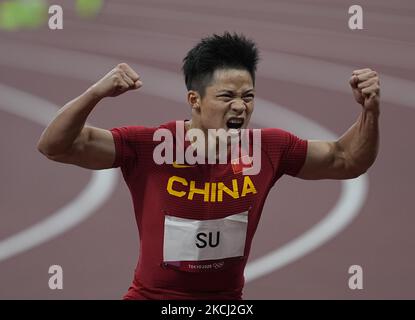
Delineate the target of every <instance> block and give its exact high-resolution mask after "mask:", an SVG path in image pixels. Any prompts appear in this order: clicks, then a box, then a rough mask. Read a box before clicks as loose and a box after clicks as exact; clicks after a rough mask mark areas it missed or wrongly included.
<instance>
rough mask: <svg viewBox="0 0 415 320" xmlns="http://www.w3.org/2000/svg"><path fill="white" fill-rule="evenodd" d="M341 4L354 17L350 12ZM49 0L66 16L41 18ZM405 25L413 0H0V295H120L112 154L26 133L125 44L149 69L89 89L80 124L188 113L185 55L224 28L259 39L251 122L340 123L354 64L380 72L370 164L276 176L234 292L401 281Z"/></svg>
mask: <svg viewBox="0 0 415 320" xmlns="http://www.w3.org/2000/svg"><path fill="white" fill-rule="evenodd" d="M354 4H358V5H360V6H361V7H362V9H363V15H362V18H363V29H361V30H359V29H357V30H352V29H350V28H349V19H350V18H351V17H352V16H353V14H352V13H349V8H350V6H352V5H354ZM53 5H59V6H60V8H61V9H62V12H61V13H62V14H61V16H62V21H63V24H62V26H61V27H62V29H59V28H58V29H55V30H53V26H55V27H56V26H58V27H59V20H56V19H58V18H57V16H56V15H59V8H58V9H56V7H55V8H53V7H51V6H53ZM49 10H51V12H49ZM50 27H52V29H51V28H50ZM414 28H415V2H413V1H412V0H400V1H387V0H367V1H363V0H362V1H359V3H355V2H351V1H346V0H330V1H329V0H313V1H306V0H290V1H271V0H258V1H248V0H239V1H236V0H220V1H219V0H210V1H195V0H193V1H190V0H143V1H142V0H140V1H137V0H118V1H115V0H113V1H108V0H107V1H104V0H102V1H96V0H90V1H46V0H45V1H31V0H26V1H22V0H21V1H0V130H1V133H2V134H1V135H0V147H1V149H0V150H1V157H0V164H1V166H0V178H1V184H0V299H120V298H121V297H122V295H123V294H124V293H125V292H126V290H127V289H128V287H129V285H130V283H131V281H132V278H133V271H134V268H135V265H136V262H137V259H138V256H139V252H138V233H137V228H136V225H135V218H134V212H133V208H132V203H131V198H130V195H129V191H128V189H127V187H126V185H125V184H124V181H123V180H122V176H121V174H120V172H119V171H118V170H105V171H89V170H86V169H82V168H78V167H75V166H70V165H63V164H59V163H54V162H51V161H48V160H46V158H44V157H43V156H42V155H41V154H40V153H39V152H38V151H37V150H36V143H37V140H38V138H39V137H40V134H41V133H42V131H43V129H44V128H45V126H46V125H47V124H48V122H49V121H50V120H51V119H52V117H53V116H54V114H55V112H56V110H57V109H58V108H60V107H61V106H63V105H64V104H65V103H66V102H68V101H69V100H71V99H73V98H74V97H76V96H78V95H79V94H81V93H82V92H83V91H84V90H86V89H87V88H88V87H89V86H90V85H92V84H93V83H94V82H95V81H97V80H98V79H99V78H100V77H102V76H103V75H105V74H106V73H107V72H108V71H109V70H110V69H112V68H113V67H114V66H115V65H116V64H117V63H120V62H126V63H128V64H129V65H130V66H132V67H133V68H134V69H135V70H136V71H137V72H138V73H139V74H140V75H141V78H142V80H143V83H144V85H143V87H142V88H141V89H140V90H139V91H134V92H129V93H127V94H125V95H123V96H120V97H117V98H108V99H105V100H104V101H102V102H101V103H100V104H99V105H98V106H97V107H96V109H95V110H94V111H93V113H92V114H91V116H90V118H89V123H90V124H92V125H95V126H99V127H102V128H107V129H109V128H113V127H117V126H123V125H146V126H153V125H158V124H160V123H164V122H166V121H169V120H175V119H185V118H188V117H189V115H190V110H189V107H188V105H187V103H186V90H185V85H184V81H183V77H182V75H181V71H180V68H181V63H182V59H183V57H184V56H185V54H186V53H187V51H188V50H189V49H190V48H191V47H192V46H193V45H194V44H195V43H196V42H197V41H198V40H199V39H200V38H201V37H203V36H207V35H210V34H212V33H223V32H224V31H230V32H238V33H244V34H245V35H246V36H248V37H249V38H252V39H253V40H254V41H256V43H257V44H258V47H259V49H260V51H261V61H260V64H259V70H258V73H257V82H256V91H257V96H256V97H257V98H256V104H255V111H254V115H253V118H252V122H251V127H258V128H260V127H280V128H283V129H285V130H289V131H291V132H293V133H295V134H297V135H299V136H301V137H302V138H306V139H332V138H333V139H334V138H337V137H339V136H340V135H341V134H343V133H344V132H345V131H346V130H347V129H348V128H349V127H350V126H351V125H352V124H353V123H354V121H355V120H356V119H357V117H358V115H359V112H360V106H359V105H357V104H356V103H355V102H354V99H353V96H352V94H351V90H350V88H349V84H348V80H349V77H350V76H351V72H352V71H353V70H354V69H360V68H364V67H370V68H372V69H374V70H376V71H378V72H379V73H380V75H381V90H382V103H381V148H380V153H379V156H378V159H377V161H376V163H375V165H374V166H373V167H372V168H371V169H370V170H369V172H368V173H367V174H365V175H364V176H361V177H359V178H358V179H355V180H348V181H343V182H342V181H302V180H299V179H295V178H291V177H283V178H282V179H281V180H280V181H279V182H278V183H277V184H276V185H275V186H274V188H273V190H272V191H271V192H270V194H269V197H268V200H267V203H266V206H265V208H264V211H263V215H262V220H261V222H260V225H259V228H258V230H257V233H256V236H255V238H254V243H253V247H252V252H251V257H250V263H249V265H248V267H247V269H246V281H247V283H246V287H245V294H244V298H246V299H368V298H369V299H398V298H399V299H414V298H415V276H414V275H413V273H414V270H415V256H414V247H415V239H414V236H413V228H414V225H415V216H414V214H415V212H414V211H415V210H414V204H413V196H414V191H413V190H414V187H413V181H414V180H415V174H414V170H413V167H412V166H413V164H414V163H415V151H414V150H413V122H414V120H415V110H414V107H415V95H414V92H415V76H414V69H415V61H414V57H415V34H414V32H413V30H414ZM51 265H60V266H61V267H62V269H63V289H62V290H51V289H50V288H49V286H48V281H49V278H50V277H51V274H49V273H48V270H49V267H50V266H51ZM352 265H359V266H361V268H362V271H363V289H361V290H351V289H350V288H349V278H350V277H351V276H352V275H351V274H349V272H348V271H349V268H350V266H352Z"/></svg>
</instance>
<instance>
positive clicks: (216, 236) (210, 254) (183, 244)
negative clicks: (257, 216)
mask: <svg viewBox="0 0 415 320" xmlns="http://www.w3.org/2000/svg"><path fill="white" fill-rule="evenodd" d="M247 226H248V212H242V213H238V214H234V215H231V216H228V217H225V218H223V219H214V220H193V219H184V218H177V217H173V216H169V215H166V216H165V219H164V248H163V257H164V261H165V262H168V261H202V260H216V259H224V258H232V257H241V256H243V255H244V250H245V241H246V229H247Z"/></svg>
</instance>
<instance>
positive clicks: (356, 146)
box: [298, 69, 380, 179]
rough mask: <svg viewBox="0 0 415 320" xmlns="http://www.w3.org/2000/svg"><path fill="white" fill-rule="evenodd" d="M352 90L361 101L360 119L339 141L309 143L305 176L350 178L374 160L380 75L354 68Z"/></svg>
mask: <svg viewBox="0 0 415 320" xmlns="http://www.w3.org/2000/svg"><path fill="white" fill-rule="evenodd" d="M350 85H351V86H352V90H353V94H354V96H355V99H356V101H357V102H358V103H360V104H361V105H362V107H363V108H362V112H361V114H360V115H359V118H358V119H357V121H356V122H355V123H354V124H353V125H352V126H351V127H350V128H349V130H347V131H346V133H345V134H343V135H342V136H341V137H340V138H339V139H338V140H337V141H313V140H310V141H309V143H308V151H307V157H306V161H305V163H304V166H303V168H302V169H301V170H300V172H299V174H298V177H299V178H302V179H351V178H356V177H358V176H359V175H361V174H363V173H365V172H366V171H367V170H368V169H369V167H370V166H371V165H372V164H373V163H374V161H375V159H376V156H377V153H378V147H379V121H378V120H379V113H380V112H379V79H378V76H377V74H376V73H375V72H374V71H372V70H370V69H362V70H357V71H354V73H353V76H352V78H351V80H350Z"/></svg>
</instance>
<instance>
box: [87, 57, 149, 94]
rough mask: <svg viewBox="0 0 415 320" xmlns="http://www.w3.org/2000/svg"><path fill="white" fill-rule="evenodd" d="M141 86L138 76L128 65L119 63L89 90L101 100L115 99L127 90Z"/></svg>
mask: <svg viewBox="0 0 415 320" xmlns="http://www.w3.org/2000/svg"><path fill="white" fill-rule="evenodd" d="M142 85H143V83H142V82H141V81H140V76H139V75H138V74H137V73H136V72H135V71H134V70H133V69H132V68H131V67H130V66H129V65H128V64H126V63H120V64H119V65H117V66H116V67H115V68H114V69H112V70H111V71H110V72H108V73H107V74H106V75H105V76H104V77H103V78H102V79H101V80H99V81H98V82H97V83H95V84H94V85H93V86H92V87H91V90H92V92H93V93H94V94H95V95H96V96H97V97H98V98H100V99H102V98H105V97H116V96H118V95H120V94H122V93H124V92H126V91H128V90H134V89H138V88H140V87H141V86H142Z"/></svg>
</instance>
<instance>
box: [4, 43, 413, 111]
mask: <svg viewBox="0 0 415 320" xmlns="http://www.w3.org/2000/svg"><path fill="white" fill-rule="evenodd" d="M177 42H178V40H177V41H175V42H172V43H177ZM172 45H173V44H172ZM1 46H2V49H3V50H1V51H0V65H5V66H8V65H12V66H16V67H17V68H24V69H29V70H33V71H36V72H42V73H44V72H46V70H47V72H48V73H49V74H53V75H57V76H59V75H61V74H65V75H67V76H69V77H72V78H76V79H82V80H89V81H95V80H96V79H98V78H100V77H102V76H103V75H104V74H105V71H106V70H108V69H109V68H112V67H113V66H114V65H116V64H117V63H119V62H120V61H119V60H117V59H112V58H106V57H103V56H99V55H94V54H89V53H81V52H79V51H75V50H71V49H65V50H62V49H56V48H52V47H41V46H35V45H27V44H20V43H19V44H18V43H15V42H11V41H5V40H4V41H2V44H1ZM43 50H47V52H49V53H50V54H52V53H53V54H55V56H54V57H53V56H49V55H47V56H44V55H43ZM171 51H172V52H173V56H174V55H175V54H177V51H176V50H175V49H174V48H171ZM9 52H13V54H9ZM26 52H30V54H31V56H30V59H26V57H27V54H26ZM261 56H262V61H261V64H260V65H259V69H258V74H257V75H258V76H261V77H266V78H269V79H274V80H279V81H283V82H287V81H289V82H293V83H298V84H302V85H308V86H312V87H315V88H321V89H324V90H327V89H329V90H333V91H337V92H342V93H344V94H347V96H348V97H351V89H350V87H349V84H348V79H349V77H350V75H351V71H352V70H353V69H354V68H356V66H348V65H342V64H336V63H332V62H327V61H324V60H320V59H315V58H309V57H302V56H299V55H294V54H287V53H280V52H270V51H267V50H262V51H261ZM157 57H158V58H162V56H161V55H160V54H158V56H157ZM165 58H166V61H169V54H168V53H166V54H165ZM47 59H50V60H49V61H47ZM65 59H70V60H75V61H76V62H77V63H82V65H83V67H84V68H85V69H84V70H79V68H72V69H73V70H68V68H67V65H66V63H62V61H66V60H65ZM94 59H97V61H94ZM85 60H87V61H85ZM37 61H39V63H40V64H41V65H42V66H44V64H46V63H47V62H48V63H49V64H48V68H47V69H46V70H42V69H41V68H40V67H39V65H38V64H37ZM87 62H88V63H87ZM19 64H20V65H19ZM139 67H140V69H138V70H139V72H140V74H141V76H142V79H143V80H144V86H143V87H142V88H141V89H140V91H142V92H145V93H148V94H153V92H154V93H155V95H156V96H157V93H156V92H157V90H158V87H161V84H164V83H166V82H167V81H163V79H162V78H161V79H154V78H155V77H152V76H151V75H152V74H153V73H154V72H155V73H156V74H159V69H157V68H152V67H148V66H144V65H139ZM175 79H178V80H179V83H178V84H175V86H174V88H175V89H178V91H174V90H170V93H171V94H174V95H175V96H180V97H181V98H182V99H181V100H180V102H185V99H184V98H183V97H185V95H186V91H185V86H184V84H183V80H182V78H179V77H177V76H176V77H175ZM153 80H155V81H153ZM160 81H161V83H160ZM381 82H382V97H381V101H382V103H383V102H388V103H393V104H398V105H401V106H405V107H409V108H414V107H415V95H414V94H413V92H414V91H415V82H414V81H410V80H406V79H402V78H399V77H395V76H391V75H388V74H381ZM163 89H168V88H163ZM350 103H353V99H352V98H350Z"/></svg>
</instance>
